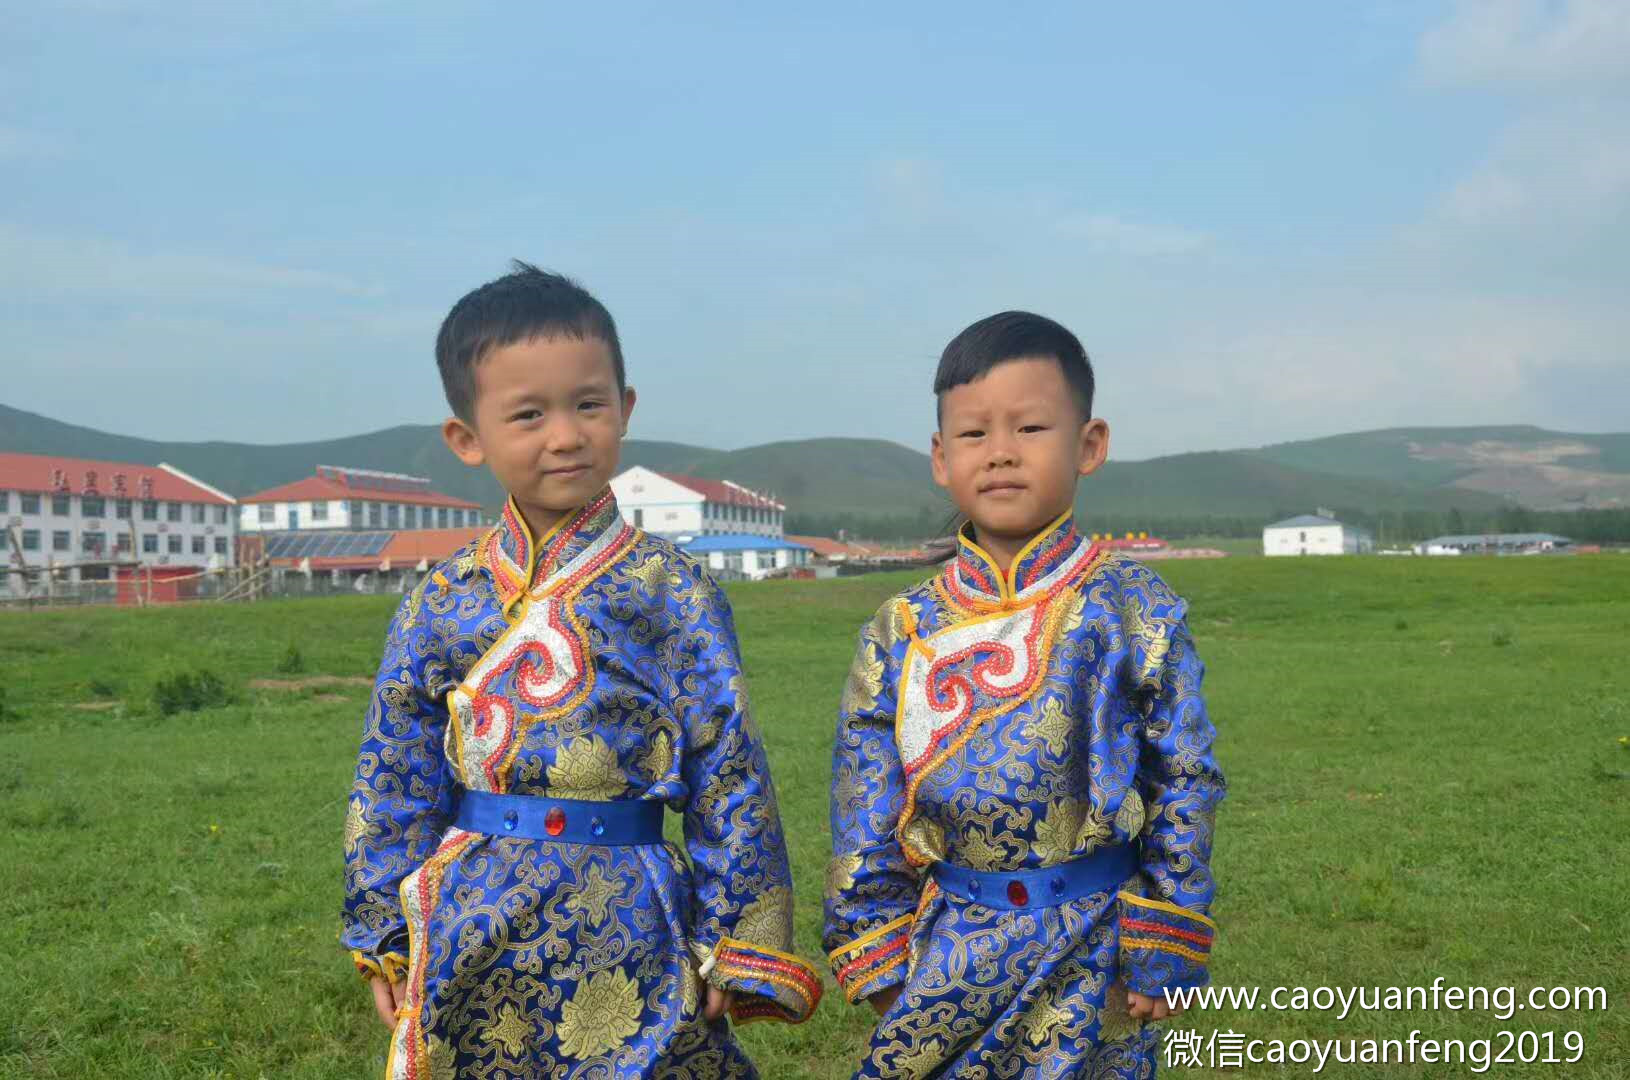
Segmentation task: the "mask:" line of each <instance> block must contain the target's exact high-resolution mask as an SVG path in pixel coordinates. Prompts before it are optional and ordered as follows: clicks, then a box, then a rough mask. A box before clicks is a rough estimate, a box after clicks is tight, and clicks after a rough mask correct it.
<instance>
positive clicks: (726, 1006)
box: [702, 986, 736, 1023]
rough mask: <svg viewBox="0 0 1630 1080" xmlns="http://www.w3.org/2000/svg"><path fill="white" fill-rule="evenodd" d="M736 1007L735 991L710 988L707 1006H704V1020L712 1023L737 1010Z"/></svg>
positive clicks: (715, 987) (708, 989)
mask: <svg viewBox="0 0 1630 1080" xmlns="http://www.w3.org/2000/svg"><path fill="white" fill-rule="evenodd" d="M735 1005H736V992H735V991H734V990H720V989H719V988H718V987H717V986H710V987H708V988H707V1004H706V1005H704V1006H702V1019H704V1020H706V1021H708V1022H709V1023H711V1022H712V1021H714V1020H717V1019H719V1017H721V1016H723V1015H724V1014H725V1013H727V1012H729V1011H730V1010H731V1009H733V1008H735Z"/></svg>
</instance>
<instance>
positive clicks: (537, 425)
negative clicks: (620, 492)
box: [442, 336, 634, 532]
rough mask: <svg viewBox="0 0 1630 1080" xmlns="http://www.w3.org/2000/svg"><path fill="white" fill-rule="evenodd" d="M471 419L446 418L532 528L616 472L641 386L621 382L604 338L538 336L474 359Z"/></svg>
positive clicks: (457, 449) (468, 454) (446, 431)
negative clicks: (636, 392) (636, 390)
mask: <svg viewBox="0 0 1630 1080" xmlns="http://www.w3.org/2000/svg"><path fill="white" fill-rule="evenodd" d="M475 391H476V392H475V403H474V409H473V414H474V415H473V416H472V417H471V422H470V423H466V422H464V421H463V420H460V419H458V418H456V417H455V418H452V419H449V420H448V421H447V422H446V423H444V424H443V425H442V436H443V437H444V438H445V439H446V440H447V445H448V446H449V447H451V448H452V450H453V453H455V454H457V455H458V457H459V460H461V461H463V462H464V464H466V465H486V466H487V467H488V468H489V469H491V470H492V474H493V475H494V476H496V477H497V478H498V482H499V483H500V484H502V485H503V486H504V490H506V491H508V492H509V493H510V495H512V496H514V498H515V502H516V505H517V506H518V507H519V508H520V510H521V512H522V514H523V515H524V516H525V517H526V519H527V524H528V525H529V526H531V528H532V529H533V530H534V531H535V532H541V531H543V530H546V529H548V528H549V527H550V526H551V525H553V524H554V523H555V522H556V521H558V520H559V519H560V518H561V517H562V516H563V515H564V514H567V513H569V512H571V511H572V510H575V509H577V508H578V507H580V506H582V505H584V504H585V503H587V502H588V501H589V500H590V499H592V498H594V496H595V495H596V494H598V493H599V491H600V489H601V488H603V487H605V485H606V482H607V481H608V480H610V479H611V474H612V473H614V472H616V471H617V460H618V452H619V450H620V449H621V442H622V437H623V436H624V435H625V434H627V432H628V418H629V415H630V414H632V413H633V411H634V390H633V388H632V387H629V388H627V389H625V390H622V391H619V390H618V389H617V370H616V368H615V366H614V364H613V361H612V357H611V350H610V349H609V348H607V346H606V343H605V342H603V341H601V340H600V339H598V338H593V337H590V338H583V339H578V338H573V337H567V336H560V337H550V338H534V339H533V340H530V341H519V342H516V343H515V344H513V345H505V346H503V347H502V348H499V349H494V350H493V351H492V352H490V353H489V354H487V356H486V357H485V358H483V359H482V360H481V361H480V362H478V363H477V364H476V366H475Z"/></svg>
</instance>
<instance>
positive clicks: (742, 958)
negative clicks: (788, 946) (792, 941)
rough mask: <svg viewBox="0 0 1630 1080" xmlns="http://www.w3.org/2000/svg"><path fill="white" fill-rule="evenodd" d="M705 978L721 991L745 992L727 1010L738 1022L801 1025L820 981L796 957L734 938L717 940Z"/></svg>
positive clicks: (812, 1005) (811, 1008) (811, 1007)
mask: <svg viewBox="0 0 1630 1080" xmlns="http://www.w3.org/2000/svg"><path fill="white" fill-rule="evenodd" d="M706 978H707V981H708V983H709V984H710V985H713V986H717V987H719V988H720V989H721V990H733V991H735V992H736V993H737V994H738V995H745V996H743V997H742V998H741V999H740V1000H738V1001H737V1003H736V1005H735V1007H734V1008H732V1009H731V1010H730V1018H731V1019H732V1020H734V1021H735V1022H736V1023H738V1024H746V1023H751V1022H752V1021H754V1020H784V1021H787V1022H789V1023H793V1024H801V1023H803V1022H804V1021H805V1020H808V1019H809V1018H810V1016H812V1015H813V1014H814V1012H815V1006H816V1005H818V1004H820V1001H821V980H820V976H818V975H816V974H815V969H814V968H812V967H810V966H809V965H808V964H806V963H804V962H803V961H802V960H800V959H798V958H797V957H796V956H792V955H790V954H788V953H783V952H776V951H775V950H774V949H767V948H765V947H764V946H762V945H751V944H748V943H747V942H745V941H737V940H736V939H735V938H728V937H727V938H721V939H720V940H719V944H718V946H717V947H716V948H715V949H714V950H713V961H712V964H711V965H710V966H709V967H708V969H707V976H706Z"/></svg>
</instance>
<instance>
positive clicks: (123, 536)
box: [113, 532, 130, 551]
mask: <svg viewBox="0 0 1630 1080" xmlns="http://www.w3.org/2000/svg"><path fill="white" fill-rule="evenodd" d="M113 550H114V551H129V550H130V534H129V533H122V532H121V533H114V534H113Z"/></svg>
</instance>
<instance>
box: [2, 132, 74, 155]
mask: <svg viewBox="0 0 1630 1080" xmlns="http://www.w3.org/2000/svg"><path fill="white" fill-rule="evenodd" d="M67 149H68V144H67V143H66V142H65V141H64V140H63V139H61V138H59V137H57V136H55V135H48V134H46V133H45V132H41V131H30V130H29V129H27V128H20V127H15V126H13V125H10V124H0V161H37V160H44V159H49V158H58V157H62V156H63V155H64V154H65V153H66V152H67Z"/></svg>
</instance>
